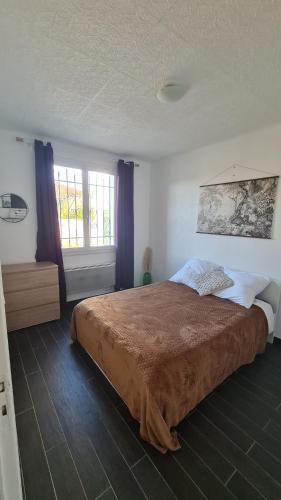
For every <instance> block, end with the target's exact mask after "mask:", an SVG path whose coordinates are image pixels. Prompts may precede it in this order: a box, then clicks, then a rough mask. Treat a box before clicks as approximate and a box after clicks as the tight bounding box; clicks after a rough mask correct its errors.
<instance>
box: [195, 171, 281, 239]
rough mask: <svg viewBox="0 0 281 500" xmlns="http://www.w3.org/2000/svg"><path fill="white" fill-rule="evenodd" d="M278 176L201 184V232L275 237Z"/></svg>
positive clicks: (199, 215) (199, 226)
mask: <svg viewBox="0 0 281 500" xmlns="http://www.w3.org/2000/svg"><path fill="white" fill-rule="evenodd" d="M278 179H279V177H277V176H275V177H266V178H262V179H251V180H246V181H236V182H229V183H225V184H213V185H208V186H201V187H200V199H199V214H198V223H197V232H198V233H209V234H225V235H231V236H246V237H251V238H267V239H269V238H271V230H272V222H273V212H274V204H275V198H276V191H277V185H278Z"/></svg>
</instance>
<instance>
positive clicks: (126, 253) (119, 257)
mask: <svg viewBox="0 0 281 500" xmlns="http://www.w3.org/2000/svg"><path fill="white" fill-rule="evenodd" d="M115 269H116V277H115V288H116V290H117V291H118V290H124V289H126V288H133V286H134V163H133V162H126V163H125V162H124V160H119V161H118V165H117V200H116V268H115Z"/></svg>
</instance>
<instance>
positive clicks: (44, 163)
mask: <svg viewBox="0 0 281 500" xmlns="http://www.w3.org/2000/svg"><path fill="white" fill-rule="evenodd" d="M34 151H35V180H36V207H37V250H36V254H35V259H36V261H37V262H42V261H49V262H54V263H55V264H57V265H58V272H59V289H60V303H61V304H63V303H64V302H65V300H66V285H65V275H64V268H63V259H62V250H61V239H60V230H59V220H58V211H57V200H56V191H55V182H54V156H53V149H52V146H51V144H50V143H49V142H48V143H47V144H46V145H44V144H43V142H42V141H38V140H35V142H34Z"/></svg>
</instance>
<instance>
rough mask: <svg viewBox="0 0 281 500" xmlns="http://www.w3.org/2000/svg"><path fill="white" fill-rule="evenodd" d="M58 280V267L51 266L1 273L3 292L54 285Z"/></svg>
mask: <svg viewBox="0 0 281 500" xmlns="http://www.w3.org/2000/svg"><path fill="white" fill-rule="evenodd" d="M57 282H58V269H57V267H56V266H52V267H50V268H49V269H39V270H38V271H32V272H24V271H22V272H17V273H7V274H6V273H3V285H4V292H5V294H7V293H9V292H18V291H20V290H28V289H34V288H35V289H36V288H43V287H47V286H50V285H56V284H57Z"/></svg>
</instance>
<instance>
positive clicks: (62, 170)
mask: <svg viewBox="0 0 281 500" xmlns="http://www.w3.org/2000/svg"><path fill="white" fill-rule="evenodd" d="M54 176H55V187H56V197H57V205H58V217H59V226H60V236H61V242H62V248H63V249H65V248H84V247H86V248H87V247H103V246H111V245H114V204H115V177H114V175H112V174H107V173H104V172H96V171H85V170H82V169H79V168H70V167H63V166H60V165H55V167H54Z"/></svg>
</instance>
